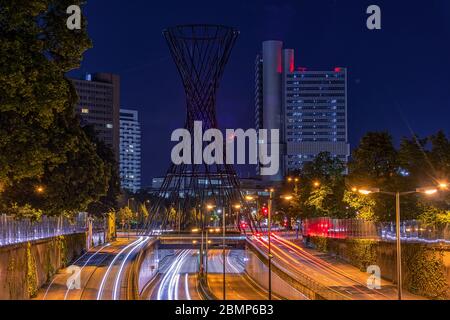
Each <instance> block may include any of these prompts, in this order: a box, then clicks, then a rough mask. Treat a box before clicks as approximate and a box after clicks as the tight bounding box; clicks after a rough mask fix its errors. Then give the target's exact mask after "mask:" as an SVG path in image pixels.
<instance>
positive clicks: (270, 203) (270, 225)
mask: <svg viewBox="0 0 450 320" xmlns="http://www.w3.org/2000/svg"><path fill="white" fill-rule="evenodd" d="M266 191H267V192H269V208H268V212H267V227H268V232H269V233H268V237H267V242H268V258H269V290H268V291H269V300H272V245H271V236H272V235H271V233H272V201H273V194H274V192H275V190H274V189H269V190H266Z"/></svg>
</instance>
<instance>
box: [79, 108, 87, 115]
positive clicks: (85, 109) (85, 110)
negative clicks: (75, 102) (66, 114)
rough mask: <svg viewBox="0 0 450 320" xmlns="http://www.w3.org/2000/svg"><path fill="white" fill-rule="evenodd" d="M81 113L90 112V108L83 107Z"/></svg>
mask: <svg viewBox="0 0 450 320" xmlns="http://www.w3.org/2000/svg"><path fill="white" fill-rule="evenodd" d="M81 113H84V114H88V113H89V109H87V108H83V109H81Z"/></svg>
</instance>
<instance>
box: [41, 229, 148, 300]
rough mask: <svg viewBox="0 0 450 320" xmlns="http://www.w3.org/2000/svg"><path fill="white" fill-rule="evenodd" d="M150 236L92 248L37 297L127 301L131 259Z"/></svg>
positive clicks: (63, 270)
mask: <svg viewBox="0 0 450 320" xmlns="http://www.w3.org/2000/svg"><path fill="white" fill-rule="evenodd" d="M149 239H150V238H149V237H132V238H130V239H125V238H122V239H118V240H117V241H115V242H113V243H111V244H106V245H103V246H100V247H97V248H94V249H92V250H90V251H89V252H87V253H85V254H84V255H82V256H81V257H80V258H79V259H78V260H76V261H75V262H74V263H73V265H72V266H70V267H68V268H65V269H62V270H60V271H59V272H58V273H57V274H56V275H55V276H54V277H53V279H52V281H51V282H50V284H49V285H48V286H47V287H44V288H43V289H41V290H40V291H39V293H38V296H37V298H36V300H124V299H127V290H126V289H127V285H126V282H127V274H128V273H127V272H128V267H129V264H130V262H131V261H132V260H133V258H134V256H135V255H136V254H137V252H138V251H139V249H140V248H141V246H143V245H144V244H145V243H146V242H148V240H149Z"/></svg>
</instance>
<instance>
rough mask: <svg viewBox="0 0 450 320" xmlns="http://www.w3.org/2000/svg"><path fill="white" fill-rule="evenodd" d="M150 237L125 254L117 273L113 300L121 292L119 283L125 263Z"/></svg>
mask: <svg viewBox="0 0 450 320" xmlns="http://www.w3.org/2000/svg"><path fill="white" fill-rule="evenodd" d="M148 239H150V237H144V239H143V241H141V242H139V243H138V244H136V246H135V247H134V248H133V249H131V250H130V251H129V252H128V254H127V255H126V256H125V259H123V261H122V264H121V265H120V269H119V272H118V273H117V276H116V281H115V283H114V291H113V300H117V294H118V292H119V283H120V279H121V278H122V272H123V269H124V267H125V264H126V263H127V260H128V258H129V257H130V256H131V254H132V253H133V252H134V251H136V249H137V248H139V247H140V246H142V245H143V244H144V243H146V242H147V241H148Z"/></svg>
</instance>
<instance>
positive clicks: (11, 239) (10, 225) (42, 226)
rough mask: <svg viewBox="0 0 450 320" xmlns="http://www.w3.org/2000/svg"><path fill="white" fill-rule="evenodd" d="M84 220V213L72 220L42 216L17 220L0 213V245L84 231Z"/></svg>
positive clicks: (85, 219) (85, 218) (85, 226)
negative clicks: (32, 219)
mask: <svg viewBox="0 0 450 320" xmlns="http://www.w3.org/2000/svg"><path fill="white" fill-rule="evenodd" d="M86 221H87V215H86V213H80V214H79V215H78V216H77V217H76V218H75V219H73V220H69V219H67V218H64V217H46V216H43V217H41V219H39V221H31V220H29V219H21V220H18V219H15V218H14V217H11V216H7V215H0V247H1V246H6V245H11V244H16V243H21V242H27V241H33V240H39V239H45V238H50V237H55V236H61V235H67V234H73V233H80V232H85V231H86V228H87V224H86Z"/></svg>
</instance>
